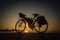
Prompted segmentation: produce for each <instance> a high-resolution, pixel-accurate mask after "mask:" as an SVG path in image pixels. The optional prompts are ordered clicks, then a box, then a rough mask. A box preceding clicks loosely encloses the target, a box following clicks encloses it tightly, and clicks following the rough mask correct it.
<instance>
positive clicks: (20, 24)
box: [15, 20, 26, 33]
mask: <svg viewBox="0 0 60 40" xmlns="http://www.w3.org/2000/svg"><path fill="white" fill-rule="evenodd" d="M25 27H26V23H25V22H24V21H23V20H18V21H17V23H16V25H15V30H16V32H17V33H22V32H23V31H24V30H25Z"/></svg>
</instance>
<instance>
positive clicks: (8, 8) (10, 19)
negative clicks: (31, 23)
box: [0, 0, 60, 33]
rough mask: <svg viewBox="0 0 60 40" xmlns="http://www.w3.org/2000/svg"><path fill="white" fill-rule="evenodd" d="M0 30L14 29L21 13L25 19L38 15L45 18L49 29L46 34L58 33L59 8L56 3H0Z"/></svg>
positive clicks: (59, 27)
mask: <svg viewBox="0 0 60 40" xmlns="http://www.w3.org/2000/svg"><path fill="white" fill-rule="evenodd" d="M0 4H1V5H0V11H1V12H0V29H10V30H11V29H14V27H15V24H16V22H17V20H18V19H19V16H18V13H20V12H22V13H24V14H26V16H27V17H33V16H32V14H34V13H38V14H40V15H43V16H45V17H46V19H47V21H48V24H49V27H48V30H47V32H50V33H51V32H59V31H60V13H59V12H60V9H59V8H60V7H59V2H58V1H25V0H24V1H21V0H20V1H17V0H14V1H13V0H11V1H7V0H2V1H0Z"/></svg>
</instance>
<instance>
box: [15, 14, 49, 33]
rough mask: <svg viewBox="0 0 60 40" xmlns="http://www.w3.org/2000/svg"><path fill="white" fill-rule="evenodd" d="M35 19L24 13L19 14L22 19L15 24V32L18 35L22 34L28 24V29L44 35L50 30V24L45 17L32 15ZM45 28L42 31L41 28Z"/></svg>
mask: <svg viewBox="0 0 60 40" xmlns="http://www.w3.org/2000/svg"><path fill="white" fill-rule="evenodd" d="M32 15H33V16H34V17H33V18H29V17H26V15H24V14H23V13H19V17H20V19H19V20H18V21H17V23H16V24H15V30H16V32H17V33H22V32H23V31H24V30H25V28H26V24H27V23H28V27H29V28H30V29H32V30H35V31H36V32H38V33H44V32H46V31H47V29H48V22H47V20H46V19H45V17H44V16H40V15H39V14H32ZM42 27H45V29H44V30H43V31H41V28H42Z"/></svg>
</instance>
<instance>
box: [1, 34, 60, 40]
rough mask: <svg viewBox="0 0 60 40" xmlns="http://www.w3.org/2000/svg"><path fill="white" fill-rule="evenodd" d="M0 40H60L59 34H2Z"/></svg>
mask: <svg viewBox="0 0 60 40" xmlns="http://www.w3.org/2000/svg"><path fill="white" fill-rule="evenodd" d="M0 40H60V34H59V33H23V34H21V33H20V34H18V33H0Z"/></svg>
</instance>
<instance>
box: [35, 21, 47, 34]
mask: <svg viewBox="0 0 60 40" xmlns="http://www.w3.org/2000/svg"><path fill="white" fill-rule="evenodd" d="M34 29H35V31H37V32H38V33H45V32H46V31H47V29H48V24H44V25H39V23H38V21H35V23H34Z"/></svg>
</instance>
